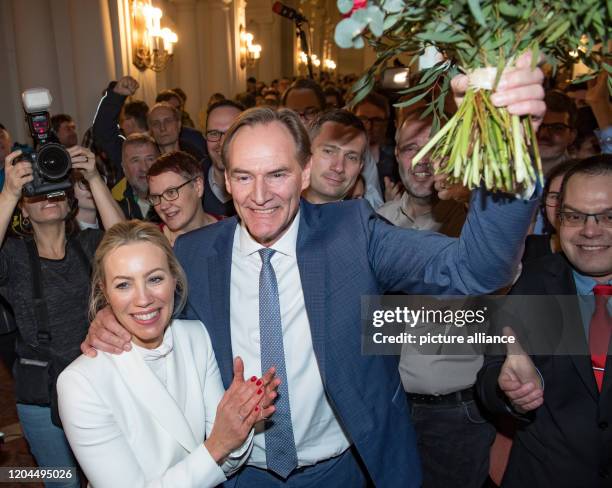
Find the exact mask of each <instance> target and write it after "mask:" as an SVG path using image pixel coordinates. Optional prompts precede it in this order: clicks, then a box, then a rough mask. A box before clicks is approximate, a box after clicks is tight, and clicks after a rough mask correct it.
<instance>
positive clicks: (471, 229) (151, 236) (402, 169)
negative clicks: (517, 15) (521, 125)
mask: <svg viewBox="0 0 612 488" xmlns="http://www.w3.org/2000/svg"><path fill="white" fill-rule="evenodd" d="M530 64H531V63H530V62H529V60H525V62H521V61H519V62H518V67H517V69H516V70H515V71H513V72H512V73H507V74H504V76H503V77H502V80H504V83H503V84H501V85H500V86H503V89H502V88H500V90H499V92H498V94H499V95H500V97H499V100H501V102H500V105H503V106H506V107H507V108H508V110H509V111H510V112H511V113H516V114H518V115H530V116H531V117H532V120H533V124H534V126H535V128H536V129H537V134H538V144H539V148H540V154H541V157H542V165H543V169H544V172H545V175H544V185H543V187H542V188H541V187H540V185H537V186H536V188H534V189H532V190H531V193H530V194H528V195H523V196H520V197H519V196H512V195H499V194H494V193H489V192H486V191H484V190H483V189H477V190H473V191H469V190H468V189H466V188H465V187H463V186H462V185H460V184H450V183H449V182H448V181H447V178H446V177H445V176H443V175H440V174H437V172H436V169H437V167H438V165H439V162H437V161H433V160H432V159H431V158H429V157H427V156H426V157H425V158H423V159H421V161H420V162H419V163H418V164H416V165H413V164H412V160H413V158H414V157H415V155H416V154H417V153H418V152H419V151H420V149H421V148H423V146H424V145H425V144H426V143H427V142H428V141H429V139H430V137H431V129H432V124H433V118H432V117H431V116H429V117H427V116H425V117H423V116H422V114H423V112H424V110H425V107H426V105H425V102H426V101H427V97H425V98H424V99H423V100H422V101H421V102H419V103H416V104H413V105H410V106H408V107H406V108H403V109H396V108H395V107H394V103H395V102H397V101H398V100H399V99H398V96H397V94H395V93H393V92H386V91H385V90H382V89H381V90H379V91H374V92H372V93H370V94H369V95H368V96H366V97H365V98H364V99H363V100H361V101H360V102H358V103H357V104H355V105H350V104H348V101H349V100H348V98H349V88H350V85H351V83H352V82H354V81H355V78H354V77H350V76H349V77H345V78H343V79H341V80H340V79H332V78H331V77H330V76H328V75H324V76H322V77H321V78H320V79H319V80H318V81H315V80H312V79H305V78H297V79H294V80H291V79H289V78H281V79H278V80H274V81H272V82H271V83H270V84H269V85H266V84H265V83H263V82H258V81H256V80H255V79H251V78H249V80H248V81H247V89H246V91H245V92H244V93H240V94H238V95H236V96H235V97H233V98H232V97H231V96H230V94H227V96H226V94H222V93H216V94H214V95H213V96H211V98H210V101H209V103H208V106H207V107H206V108H205V110H204V112H205V119H204V120H203V123H202V125H201V127H199V128H198V127H197V126H196V124H195V123H194V122H193V119H192V117H191V116H190V114H189V113H187V112H186V110H185V102H186V94H185V93H184V92H183V91H182V90H181V89H180V88H176V89H172V90H163V91H161V92H160V93H159V94H158V95H157V97H156V99H155V104H154V105H153V106H151V107H149V106H148V105H147V104H146V103H145V102H144V101H142V100H139V99H138V98H137V96H138V94H139V84H138V82H137V81H136V80H135V79H134V78H132V77H130V76H125V77H123V78H121V79H119V80H117V81H112V82H111V83H110V84H109V85H108V87H107V89H106V90H105V92H104V95H103V97H102V99H101V100H100V103H99V105H98V107H97V110H96V113H95V117H94V122H93V125H92V127H90V128H87V131H86V133H85V137H84V138H83V142H82V144H81V145H79V144H78V137H77V132H78V131H77V129H78V128H77V127H76V125H75V123H74V121H73V119H72V117H70V116H69V115H66V114H56V115H54V116H53V117H52V118H51V124H52V128H53V132H54V134H55V136H56V137H57V140H58V142H59V143H60V144H62V145H63V146H64V147H65V148H66V149H67V151H68V153H69V155H70V157H71V160H72V172H71V175H70V182H71V188H70V189H68V190H66V191H64V192H54V193H53V194H52V195H51V194H49V195H47V194H42V195H37V196H26V195H24V194H23V192H22V189H23V188H24V185H26V184H28V183H29V182H30V181H32V178H33V176H32V163H31V162H30V161H27V160H24V158H23V154H22V151H21V150H20V149H15V147H14V146H13V141H12V139H11V135H10V134H9V133H8V131H7V130H6V128H5V127H4V126H0V160H1V161H3V164H4V166H3V169H2V171H0V186H1V187H2V191H1V193H0V237H1V239H2V242H3V243H2V247H1V248H0V293H1V294H2V296H3V299H2V302H0V305H2V307H4V309H6V310H10V311H11V313H12V316H13V320H12V322H11V324H12V326H13V328H12V329H11V326H10V324H7V326H6V327H4V328H3V330H2V332H3V333H2V334H1V335H0V343H2V347H1V348H0V350H1V351H2V356H3V357H2V358H3V360H4V361H5V362H6V363H7V366H8V367H9V369H10V370H11V371H12V374H13V376H14V382H15V386H16V401H17V412H18V416H19V421H20V424H21V426H22V429H23V433H24V436H25V438H26V439H27V441H28V444H29V446H30V449H31V451H32V454H33V456H34V458H35V460H36V462H37V463H38V465H39V466H41V467H62V468H66V467H73V468H75V472H78V473H79V476H77V477H73V478H72V479H69V480H68V479H67V480H64V482H63V485H62V484H55V485H54V486H67V487H68V486H70V487H75V486H81V483H83V482H85V480H87V481H89V483H90V484H91V486H94V487H96V488H100V487H107V486H108V487H121V486H126V487H128V486H129V487H133V486H181V487H189V486H193V487H196V486H198V487H200V486H216V485H218V484H220V483H223V482H224V481H226V480H228V478H229V481H228V486H229V485H230V484H231V483H238V484H242V486H249V487H259V486H261V487H268V486H270V487H272V486H279V487H280V486H314V485H315V484H322V485H323V486H347V487H359V486H363V487H365V486H380V487H397V486H406V487H415V488H416V487H420V486H422V487H424V488H437V487H462V488H463V487H466V488H467V487H474V488H482V487H485V486H487V483H493V482H495V483H497V484H499V485H501V486H504V487H521V488H522V487H525V486H548V485H552V486H557V487H568V488H570V487H571V488H575V487H583V486H589V487H596V486H597V487H604V486H609V485H610V483H612V481H610V479H611V478H612V447H611V446H612V428H611V427H612V408H611V407H612V405H610V404H608V401H612V372H608V371H607V370H606V360H607V357H608V351H607V344H608V342H609V341H610V337H611V330H612V319H611V318H610V310H611V309H612V306H611V305H610V303H612V302H611V301H610V299H609V296H610V295H612V156H610V153H611V152H612V142H611V141H612V140H611V131H612V129H611V127H612V121H611V120H610V117H611V110H610V99H609V95H608V91H607V79H606V78H605V76H602V77H600V78H599V79H597V80H593V81H592V82H589V83H588V85H585V86H583V87H573V86H570V88H565V89H559V88H554V89H553V88H551V89H547V90H546V91H545V90H544V88H543V84H544V79H543V78H544V77H543V73H542V72H541V71H540V69H536V70H532V69H531V67H530ZM547 85H550V83H547ZM452 87H453V98H452V99H449V100H448V103H447V104H446V105H447V106H448V107H449V108H448V111H449V112H452V110H453V107H456V106H457V104H459V103H460V102H461V97H462V95H463V93H464V91H465V88H466V78H465V77H464V76H459V77H457V78H455V79H454V80H453V83H452ZM195 118H196V119H198V117H195ZM385 293H389V294H394V293H395V294H397V293H404V294H412V295H486V294H509V295H574V296H581V297H582V296H586V297H588V296H594V297H595V300H594V301H591V302H585V303H586V304H585V305H584V306H583V307H582V308H581V312H582V313H581V315H580V316H579V317H567V316H563V315H559V317H560V318H559V322H558V323H556V324H553V325H552V327H558V328H560V329H561V330H564V331H565V330H567V331H569V332H568V333H567V334H564V335H563V337H564V339H563V340H565V341H572V343H571V346H572V347H568V350H571V351H574V350H576V347H575V346H577V345H579V346H580V349H581V350H582V351H583V354H582V355H575V354H566V355H564V356H553V355H545V356H529V355H528V354H527V353H526V352H525V351H524V350H522V349H520V347H519V348H518V349H515V350H513V351H509V353H508V355H506V356H503V357H500V356H499V355H497V356H487V355H481V354H480V355H479V354H476V355H471V356H440V355H438V356H435V355H430V356H424V355H420V354H414V353H411V352H410V351H408V350H407V349H406V348H405V349H403V350H402V354H401V355H400V357H399V358H398V357H394V356H373V355H364V354H362V349H361V346H362V344H361V341H362V334H361V298H362V296H365V295H382V294H385ZM606 305H607V308H606ZM551 314H552V312H551ZM4 316H5V317H6V316H7V315H6V314H5V315H4ZM555 316H556V315H555ZM202 324H203V325H202ZM4 329H6V330H4ZM13 329H14V330H13ZM533 332H534V335H536V334H535V332H536V331H533ZM502 424H503V425H505V426H506V427H507V426H508V425H509V424H510V425H511V426H512V428H511V429H510V430H511V431H513V433H512V434H511V435H512V436H513V443H512V447H511V451H510V455H509V459H508V463H507V467H506V469H505V473H504V474H503V477H502V476H501V474H500V473H492V474H491V476H490V464H491V463H490V458H491V452H492V451H491V447H492V445H493V442H494V439H495V437H496V431H497V430H501V428H502V427H500V426H501V425H502ZM493 452H494V451H493ZM488 486H492V485H488Z"/></svg>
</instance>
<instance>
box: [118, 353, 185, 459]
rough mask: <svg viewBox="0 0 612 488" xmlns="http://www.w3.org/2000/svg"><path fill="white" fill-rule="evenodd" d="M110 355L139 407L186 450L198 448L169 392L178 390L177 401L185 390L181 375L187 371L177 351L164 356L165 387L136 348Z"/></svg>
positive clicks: (183, 375)
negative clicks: (166, 367)
mask: <svg viewBox="0 0 612 488" xmlns="http://www.w3.org/2000/svg"><path fill="white" fill-rule="evenodd" d="M109 357H110V358H111V360H112V361H113V362H114V363H115V365H116V366H117V370H118V371H119V373H120V374H121V376H122V378H123V380H124V381H125V383H126V385H127V386H128V388H129V389H130V391H131V392H132V393H133V394H134V396H135V397H136V398H137V399H138V401H139V402H140V404H141V406H142V407H143V408H145V409H146V410H147V411H148V412H149V413H150V415H151V416H152V417H153V418H154V419H155V420H156V421H157V422H158V423H159V425H160V426H161V427H162V428H163V429H164V430H165V431H166V432H167V433H168V434H169V435H170V436H172V437H173V438H175V439H176V440H177V441H178V443H179V444H181V446H183V447H184V448H185V450H187V451H188V452H191V451H192V450H193V449H194V448H195V447H197V442H196V440H195V438H194V436H193V432H192V431H191V428H190V426H189V424H188V423H187V420H186V419H185V415H184V413H183V411H182V410H181V408H180V407H179V405H177V402H176V401H175V400H174V398H173V397H172V395H171V394H170V392H169V390H170V391H171V392H174V393H175V394H176V393H177V392H178V393H180V395H179V397H177V398H178V399H179V401H181V399H180V398H181V397H183V399H184V395H185V394H186V391H184V390H181V388H184V381H185V380H184V377H185V374H188V373H186V372H184V371H182V369H184V368H182V366H181V365H180V364H179V363H180V360H179V358H178V354H176V353H170V355H169V356H168V358H167V361H168V364H167V366H168V376H167V379H168V381H167V382H168V387H169V388H168V390H167V389H166V388H165V387H164V385H162V383H161V382H160V381H159V380H158V379H157V377H156V376H155V374H154V373H153V372H152V371H151V369H150V368H149V366H147V364H146V363H145V360H144V359H143V358H142V357H141V356H140V353H139V352H138V351H136V350H131V351H130V352H124V353H123V354H119V355H109ZM175 382H176V383H175ZM183 401H184V400H183Z"/></svg>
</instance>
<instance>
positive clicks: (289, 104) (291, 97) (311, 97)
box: [281, 78, 326, 126]
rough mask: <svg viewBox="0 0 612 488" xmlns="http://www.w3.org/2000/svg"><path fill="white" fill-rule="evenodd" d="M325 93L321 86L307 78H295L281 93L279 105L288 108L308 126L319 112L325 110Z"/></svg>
mask: <svg viewBox="0 0 612 488" xmlns="http://www.w3.org/2000/svg"><path fill="white" fill-rule="evenodd" d="M325 105H326V104H325V95H324V93H323V89H322V88H321V86H320V85H319V84H318V83H317V82H316V81H314V80H311V79H309V78H299V79H297V80H295V81H294V82H293V83H292V84H291V86H289V88H287V90H285V92H284V93H283V95H282V98H281V106H283V107H286V108H290V109H291V110H293V111H294V112H295V113H297V114H298V115H299V116H300V119H302V122H304V125H306V126H308V124H310V123H311V122H312V121H313V120H314V119H315V118H316V116H317V114H318V113H319V112H322V111H323V110H325Z"/></svg>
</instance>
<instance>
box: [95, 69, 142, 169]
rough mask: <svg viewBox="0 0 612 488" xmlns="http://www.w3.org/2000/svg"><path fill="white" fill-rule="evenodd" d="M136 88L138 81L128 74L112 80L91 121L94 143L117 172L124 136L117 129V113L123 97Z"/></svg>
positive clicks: (130, 93) (119, 111)
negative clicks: (92, 121)
mask: <svg viewBox="0 0 612 488" xmlns="http://www.w3.org/2000/svg"><path fill="white" fill-rule="evenodd" d="M137 89H138V82H137V81H136V80H134V78H132V77H130V76H124V77H123V78H121V79H120V80H119V81H117V82H112V83H110V85H109V86H108V88H107V89H106V92H105V93H104V96H103V97H102V100H100V103H99V104H98V109H97V111H96V115H95V118H94V123H93V136H94V142H95V143H96V145H97V146H98V147H99V148H101V149H102V150H103V151H104V152H105V153H106V154H107V156H108V157H109V159H110V160H111V162H112V163H113V166H115V168H116V169H117V171H118V172H119V174H121V175H122V174H123V168H122V167H121V159H122V157H121V150H122V148H123V141H124V139H125V138H124V137H123V136H122V135H121V132H120V130H119V114H120V113H121V108H122V107H123V104H124V102H125V99H126V98H127V97H128V96H130V95H133V94H134V92H135V91H136V90H137Z"/></svg>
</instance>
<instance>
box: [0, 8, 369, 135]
mask: <svg viewBox="0 0 612 488" xmlns="http://www.w3.org/2000/svg"><path fill="white" fill-rule="evenodd" d="M130 1H131V0H1V1H0V65H1V66H2V67H3V69H2V73H3V76H1V77H0V122H2V123H3V124H5V125H6V126H7V127H8V129H9V131H10V132H11V134H12V135H13V138H14V139H15V140H19V141H21V142H26V141H27V140H28V138H29V134H27V130H26V127H25V124H24V117H23V113H22V110H21V101H20V94H21V92H22V91H23V90H24V89H27V88H33V87H38V86H43V87H47V88H49V89H50V90H51V92H52V95H53V97H54V102H53V105H52V106H51V112H52V113H60V112H65V113H68V114H70V115H72V116H73V117H74V118H75V120H76V122H77V127H78V131H79V135H82V134H83V132H84V131H85V130H86V129H87V128H88V127H89V126H90V125H91V122H92V121H93V117H94V114H95V110H96V107H97V104H98V101H99V99H100V96H101V93H102V91H103V90H104V89H105V88H106V86H107V85H108V83H109V81H111V80H113V79H117V78H119V77H120V76H122V75H125V74H129V75H131V76H133V77H135V78H136V79H137V80H138V81H139V83H140V85H141V88H140V90H139V91H138V92H137V93H136V97H137V98H141V99H144V100H145V101H146V102H147V103H149V104H151V103H152V102H153V100H154V98H155V95H156V94H157V93H158V91H159V90H161V89H164V88H173V87H175V86H181V87H182V88H183V89H184V90H185V91H186V92H187V95H188V101H187V109H188V111H189V112H190V113H191V115H192V118H193V119H194V120H196V121H197V120H198V113H199V112H201V111H202V110H204V109H205V107H206V103H207V101H208V98H209V97H210V95H211V94H212V93H214V92H216V91H220V92H222V93H224V94H225V95H226V96H228V97H233V96H235V95H236V93H238V92H241V91H244V89H245V87H246V77H247V75H253V76H255V77H257V78H258V79H260V80H264V81H266V82H269V81H271V80H272V79H274V78H278V77H280V76H291V75H295V74H297V42H296V38H295V27H294V23H293V22H292V21H290V20H287V19H283V18H282V17H280V16H278V15H276V14H274V13H273V12H272V4H273V0H249V1H248V3H247V2H246V0H153V4H154V5H155V6H157V7H160V8H161V9H162V10H163V12H164V17H163V19H162V25H165V26H169V27H170V28H172V29H173V30H174V31H175V32H177V34H178V37H179V41H178V44H177V45H176V47H175V57H174V59H173V61H172V62H171V63H170V64H169V67H168V68H167V69H166V70H165V71H163V72H161V73H154V72H152V71H150V70H146V71H139V70H138V69H136V67H135V66H134V65H133V64H132V62H131V34H130V30H129V29H130V22H129V20H130V19H129V2H130ZM284 3H286V4H288V5H290V6H293V7H294V8H298V9H300V10H302V11H303V13H304V15H305V16H306V17H307V18H309V20H310V31H309V35H310V41H311V47H312V49H313V51H314V52H315V53H317V54H318V55H319V57H322V56H323V55H324V54H325V53H328V54H329V55H331V57H332V58H333V59H335V60H336V62H337V64H338V71H339V72H340V73H351V72H353V73H359V72H361V71H362V70H363V69H364V66H366V65H367V64H368V63H369V61H370V59H371V56H369V57H368V54H367V53H365V52H364V51H363V50H340V49H338V48H337V47H336V46H335V44H334V42H333V32H334V27H335V25H336V23H337V21H338V20H339V18H340V16H339V14H338V12H337V8H336V2H335V0H318V1H306V0H285V2H284ZM240 24H243V25H245V26H247V29H249V30H251V31H252V32H253V34H254V35H255V42H257V43H260V44H261V45H262V47H263V52H262V59H261V60H260V61H259V62H258V63H257V64H256V65H255V67H254V68H252V69H248V70H244V69H241V68H240V66H239V62H240V60H239V47H240V46H239V44H240V43H239V37H238V26H239V25H240Z"/></svg>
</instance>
